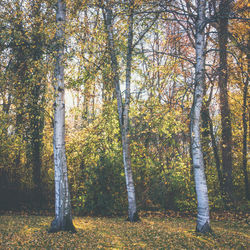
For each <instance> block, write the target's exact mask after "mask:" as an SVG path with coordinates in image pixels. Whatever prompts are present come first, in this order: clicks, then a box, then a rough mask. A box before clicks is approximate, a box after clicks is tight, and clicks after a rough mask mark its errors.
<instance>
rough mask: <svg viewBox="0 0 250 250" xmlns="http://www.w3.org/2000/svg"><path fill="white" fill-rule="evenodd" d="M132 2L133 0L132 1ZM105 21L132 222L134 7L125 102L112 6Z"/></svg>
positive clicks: (130, 25) (135, 217)
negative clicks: (131, 141)
mask: <svg viewBox="0 0 250 250" xmlns="http://www.w3.org/2000/svg"><path fill="white" fill-rule="evenodd" d="M130 4H132V1H130ZM103 14H104V21H105V26H106V32H107V38H108V50H109V53H110V58H111V68H112V71H113V82H114V86H115V90H116V98H117V109H118V115H119V124H120V129H121V137H122V150H123V165H124V171H125V178H126V187H127V193H128V220H129V221H131V222H134V221H137V220H139V217H138V214H137V208H136V196H135V187H134V181H133V173H132V168H131V158H130V151H129V105H130V79H131V62H132V50H133V48H132V42H133V9H132V8H131V13H130V16H129V31H128V44H127V65H126V90H125V103H124V104H123V101H122V94H121V89H120V82H119V81H120V79H119V66H118V62H117V55H116V48H115V44H114V36H113V26H112V22H113V14H112V10H111V9H110V8H104V7H103Z"/></svg>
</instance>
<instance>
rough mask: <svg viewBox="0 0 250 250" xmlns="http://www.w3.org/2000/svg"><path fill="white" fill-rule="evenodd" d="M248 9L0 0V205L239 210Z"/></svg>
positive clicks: (204, 214)
mask: <svg viewBox="0 0 250 250" xmlns="http://www.w3.org/2000/svg"><path fill="white" fill-rule="evenodd" d="M249 20H250V19H249V3H248V1H246V0H209V1H205V0H196V1H194V0H176V1H172V0H158V1H151V0H120V1H119V0H89V1H88V0H75V1H68V0H1V5H0V69H1V70H0V213H1V214H5V213H6V212H7V213H8V212H10V211H12V212H14V213H20V212H21V213H22V211H26V212H27V211H28V213H29V212H32V213H34V211H40V212H41V211H44V213H45V212H46V213H47V212H49V213H52V214H53V215H55V217H54V220H53V221H52V219H51V221H52V223H51V226H50V229H49V231H50V232H58V231H61V230H63V231H64V230H66V231H77V230H78V229H77V226H76V225H74V224H73V222H72V214H73V215H75V216H90V217H91V218H92V219H93V218H103V217H104V218H109V217H117V218H119V217H121V216H126V218H127V220H128V221H129V222H136V221H139V222H138V223H141V222H140V221H141V217H142V216H141V215H142V214H143V213H149V212H150V213H158V212H159V213H162V214H165V215H166V214H169V213H170V214H171V213H175V214H176V213H178V214H179V213H180V214H189V215H192V216H194V217H196V218H197V220H196V225H195V226H194V228H195V227H196V231H197V232H200V233H209V232H212V227H211V224H210V221H211V218H210V217H211V216H210V214H211V213H217V212H218V213H223V212H225V213H231V212H232V213H235V214H241V215H242V214H246V215H247V213H248V212H249V204H250V203H249V199H250V193H249V192H250V190H249V178H248V176H249V162H250V154H249V151H248V149H249V142H250V140H249V125H250V112H249V98H248V97H249V92H248V83H249V72H250V52H249V47H250V36H249V34H250V28H249ZM171 211H172V212H171ZM54 213H55V214H54ZM0 217H1V216H0ZM51 221H50V222H51ZM246 222H247V223H248V225H249V218H248V219H246ZM93 223H95V222H93ZM1 224H2V223H1V222H0V228H1ZM75 224H77V223H75ZM2 225H3V224H2ZM132 225H133V223H132V224H131V226H132ZM248 237H249V236H248ZM248 239H249V238H248ZM124 246H125V245H124ZM142 247H143V246H142ZM151 249H153V248H151Z"/></svg>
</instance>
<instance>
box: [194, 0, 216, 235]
mask: <svg viewBox="0 0 250 250" xmlns="http://www.w3.org/2000/svg"><path fill="white" fill-rule="evenodd" d="M196 2H197V12H198V17H197V22H196V43H195V49H196V66H195V90H194V97H193V106H192V110H191V124H190V134H191V153H192V163H193V169H194V179H195V187H196V195H197V203H198V214H197V225H196V231H197V232H201V233H207V232H210V231H211V228H210V218H209V204H208V191H207V183H206V176H205V170H204V159H203V153H202V147H201V139H200V118H201V107H202V101H203V91H204V83H205V32H204V30H205V6H206V1H205V0H197V1H196Z"/></svg>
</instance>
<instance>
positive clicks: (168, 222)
mask: <svg viewBox="0 0 250 250" xmlns="http://www.w3.org/2000/svg"><path fill="white" fill-rule="evenodd" d="M140 217H141V221H140V222H136V223H134V224H131V223H130V222H128V221H125V218H124V217H123V218H121V217H114V218H107V217H106V218H105V217H89V216H86V217H75V218H74V219H73V223H74V225H75V227H76V230H77V233H71V232H58V233H56V234H48V233H47V231H48V229H49V223H50V221H51V220H52V217H50V216H39V215H33V216H32V215H28V214H27V213H23V214H22V215H21V214H19V215H15V214H12V215H11V214H8V215H2V216H0V224H1V227H0V249H38V248H39V249H194V248H195V249H247V248H248V247H249V244H250V226H249V221H248V223H247V220H246V218H247V216H246V215H244V216H243V215H242V216H240V217H238V218H235V216H230V214H229V215H228V214H225V215H223V214H217V215H216V214H213V215H212V222H211V225H212V228H213V230H214V232H213V233H212V234H210V235H203V234H199V233H196V232H195V230H194V228H195V217H192V216H187V215H185V216H178V215H177V214H176V213H173V214H170V215H168V216H164V214H161V213H158V214H153V215H150V214H148V215H147V216H146V214H144V215H142V216H140ZM248 219H249V218H248Z"/></svg>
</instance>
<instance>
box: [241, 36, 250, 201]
mask: <svg viewBox="0 0 250 250" xmlns="http://www.w3.org/2000/svg"><path fill="white" fill-rule="evenodd" d="M249 48H250V39H248V51H247V64H248V65H247V71H248V76H247V79H246V81H245V82H244V88H243V114H242V122H243V150H242V151H243V157H242V167H243V172H244V181H245V195H246V199H247V200H250V193H249V184H248V173H247V134H248V133H247V110H248V109H247V107H249V105H248V106H247V97H248V82H249V75H250V52H249Z"/></svg>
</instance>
